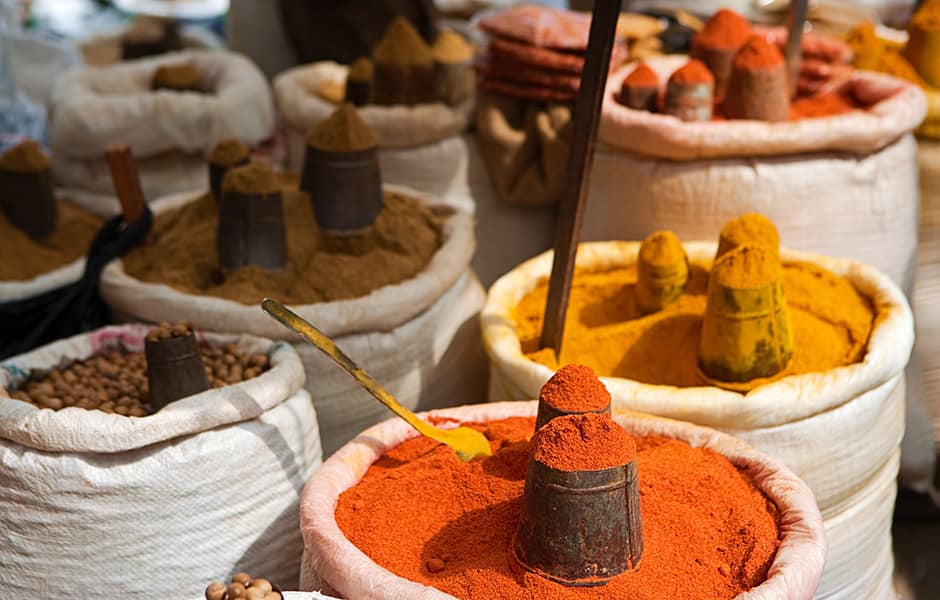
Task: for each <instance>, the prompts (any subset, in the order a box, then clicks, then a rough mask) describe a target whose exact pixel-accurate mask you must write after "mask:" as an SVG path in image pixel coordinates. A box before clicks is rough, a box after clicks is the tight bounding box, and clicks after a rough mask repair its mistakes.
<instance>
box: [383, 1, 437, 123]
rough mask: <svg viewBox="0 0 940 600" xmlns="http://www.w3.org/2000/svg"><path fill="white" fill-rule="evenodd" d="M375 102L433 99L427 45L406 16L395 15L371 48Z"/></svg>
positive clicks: (424, 100) (431, 61) (432, 84)
mask: <svg viewBox="0 0 940 600" xmlns="http://www.w3.org/2000/svg"><path fill="white" fill-rule="evenodd" d="M372 62H373V64H374V65H375V73H374V78H373V88H372V89H373V99H374V102H375V103H376V104H385V105H391V104H405V105H414V104H421V103H423V102H431V101H433V99H434V59H433V57H432V55H431V48H430V47H429V46H428V44H427V43H426V42H425V41H424V39H422V37H421V34H420V33H418V30H417V29H415V27H414V25H412V24H411V23H410V22H409V21H408V20H407V19H405V18H403V17H395V19H393V20H392V22H391V24H389V26H388V28H387V29H386V30H385V33H384V34H383V35H382V39H380V40H379V42H378V43H377V44H376V45H375V47H374V48H373V49H372Z"/></svg>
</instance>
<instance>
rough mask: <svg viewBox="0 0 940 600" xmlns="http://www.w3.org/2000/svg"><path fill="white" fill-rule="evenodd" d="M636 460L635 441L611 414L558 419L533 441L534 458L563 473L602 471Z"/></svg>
mask: <svg viewBox="0 0 940 600" xmlns="http://www.w3.org/2000/svg"><path fill="white" fill-rule="evenodd" d="M634 456H636V444H635V443H634V442H633V438H632V437H630V434H628V433H627V432H626V431H624V429H623V427H621V426H620V425H617V424H616V423H614V420H613V419H611V418H610V415H608V414H607V413H587V414H583V415H565V416H563V417H557V418H554V419H552V420H551V421H549V422H548V423H546V424H545V425H544V426H543V427H542V428H541V429H539V430H538V432H536V434H535V436H534V437H533V438H532V458H534V459H535V460H537V461H539V462H540V463H542V464H543V465H545V466H546V467H551V468H553V469H557V470H559V471H566V472H570V471H600V470H601V469H610V468H612V467H617V466H620V465H625V464H627V463H628V462H630V461H632V460H633V457H634Z"/></svg>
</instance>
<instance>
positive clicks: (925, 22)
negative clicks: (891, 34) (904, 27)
mask: <svg viewBox="0 0 940 600" xmlns="http://www.w3.org/2000/svg"><path fill="white" fill-rule="evenodd" d="M910 24H911V25H912V26H915V27H919V28H920V29H923V30H924V31H929V32H940V2H938V1H937V0H927V1H926V2H924V3H923V4H922V5H921V6H920V7H919V8H918V9H917V12H915V13H914V16H913V17H911V23H910Z"/></svg>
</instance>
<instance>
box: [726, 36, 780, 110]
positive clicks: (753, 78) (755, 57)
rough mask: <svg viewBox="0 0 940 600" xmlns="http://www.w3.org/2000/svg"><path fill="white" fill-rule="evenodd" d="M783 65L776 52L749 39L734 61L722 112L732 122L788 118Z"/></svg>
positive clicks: (759, 39)
mask: <svg viewBox="0 0 940 600" xmlns="http://www.w3.org/2000/svg"><path fill="white" fill-rule="evenodd" d="M787 82H788V78H787V65H786V61H785V60H784V58H783V53H782V52H780V49H779V48H778V47H777V46H776V45H774V44H771V43H770V42H768V41H767V40H766V39H764V38H763V37H761V36H757V35H755V36H752V37H751V38H750V39H749V40H748V41H747V43H746V44H744V46H742V47H741V49H740V50H739V51H738V53H737V54H736V55H735V57H734V66H733V67H732V70H731V78H730V79H729V81H728V91H727V93H726V94H725V98H724V103H723V105H722V106H723V109H724V113H725V115H727V116H728V117H729V118H732V119H757V120H760V121H785V120H787V119H788V118H789V117H790V92H789V85H788V83H787Z"/></svg>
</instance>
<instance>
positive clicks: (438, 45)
mask: <svg viewBox="0 0 940 600" xmlns="http://www.w3.org/2000/svg"><path fill="white" fill-rule="evenodd" d="M431 55H432V56H433V57H434V60H435V61H437V62H439V63H462V62H467V61H469V60H470V59H471V58H473V47H472V46H471V45H470V44H469V42H467V40H465V39H464V37H463V36H462V35H460V34H459V33H457V32H456V31H454V30H452V29H445V30H444V31H442V32H441V33H440V35H438V36H437V39H436V40H434V45H433V46H431Z"/></svg>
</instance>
